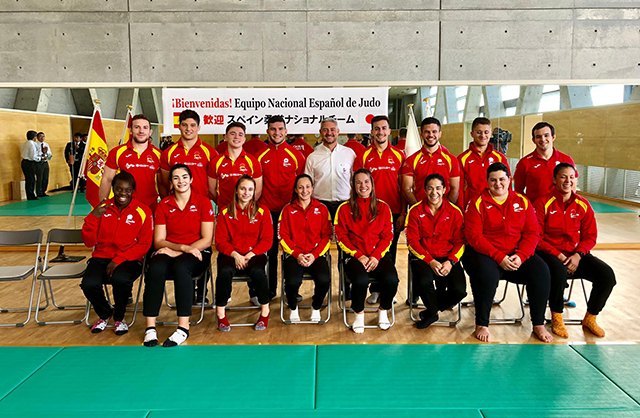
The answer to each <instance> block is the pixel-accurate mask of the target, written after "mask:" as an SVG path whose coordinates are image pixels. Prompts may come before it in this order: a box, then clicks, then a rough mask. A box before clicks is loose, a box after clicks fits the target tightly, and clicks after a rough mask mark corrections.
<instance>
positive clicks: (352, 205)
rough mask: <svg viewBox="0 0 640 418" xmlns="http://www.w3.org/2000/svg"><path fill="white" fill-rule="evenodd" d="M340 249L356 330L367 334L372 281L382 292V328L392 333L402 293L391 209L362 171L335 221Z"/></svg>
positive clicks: (367, 175)
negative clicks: (393, 252)
mask: <svg viewBox="0 0 640 418" xmlns="http://www.w3.org/2000/svg"><path fill="white" fill-rule="evenodd" d="M335 229H336V238H337V240H338V245H339V246H340V248H341V249H342V250H343V251H344V252H345V254H346V258H345V272H346V274H347V276H348V277H349V279H350V281H351V309H352V310H353V311H354V312H355V320H354V321H353V324H352V329H353V331H354V332H355V333H356V334H362V333H363V332H364V298H365V297H366V296H367V288H368V287H369V277H371V278H373V279H374V280H375V281H376V285H377V287H378V289H379V291H380V308H379V310H378V327H380V329H383V330H387V329H389V327H390V326H391V323H390V322H389V317H388V315H387V310H389V309H391V304H392V303H393V297H394V296H395V294H396V291H397V290H398V272H397V271H396V267H395V265H394V264H393V260H392V259H391V255H390V254H389V247H390V246H391V240H392V239H393V223H392V220H391V209H389V205H387V204H386V203H385V202H383V201H382V200H378V199H376V193H375V186H374V184H373V178H372V177H371V172H370V171H369V170H367V169H365V168H361V169H359V170H357V171H356V172H355V173H353V176H352V177H351V196H350V197H349V200H348V201H346V202H344V203H343V204H342V205H340V206H339V207H338V210H337V212H336V219H335Z"/></svg>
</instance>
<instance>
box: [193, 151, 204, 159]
mask: <svg viewBox="0 0 640 418" xmlns="http://www.w3.org/2000/svg"><path fill="white" fill-rule="evenodd" d="M193 159H194V160H201V159H202V155H200V153H199V152H196V153H194V154H193Z"/></svg>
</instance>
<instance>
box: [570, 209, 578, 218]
mask: <svg viewBox="0 0 640 418" xmlns="http://www.w3.org/2000/svg"><path fill="white" fill-rule="evenodd" d="M569 216H571V219H575V218H577V217H578V216H580V214H579V213H577V212H576V211H575V210H572V211H571V213H570V214H569Z"/></svg>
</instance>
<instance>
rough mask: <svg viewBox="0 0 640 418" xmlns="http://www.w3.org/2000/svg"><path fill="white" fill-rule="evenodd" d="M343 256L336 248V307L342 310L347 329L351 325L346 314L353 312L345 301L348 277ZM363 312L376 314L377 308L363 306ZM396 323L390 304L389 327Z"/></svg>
mask: <svg viewBox="0 0 640 418" xmlns="http://www.w3.org/2000/svg"><path fill="white" fill-rule="evenodd" d="M345 258H346V257H345V255H344V252H343V251H342V250H340V248H338V273H339V277H338V284H339V286H338V307H339V308H340V309H342V321H343V322H344V325H345V326H346V327H347V328H351V324H349V322H348V321H347V313H348V312H353V309H351V308H347V301H346V291H345V290H346V286H347V281H348V277H347V272H346V271H345ZM372 282H373V279H372V278H369V284H371V283H372ZM364 312H365V313H372V312H378V308H377V307H375V306H365V308H364ZM395 323H396V310H395V304H393V303H392V304H391V325H390V327H392V326H393V325H394V324H395ZM364 327H365V328H368V329H374V328H375V329H377V328H378V325H365V326H364Z"/></svg>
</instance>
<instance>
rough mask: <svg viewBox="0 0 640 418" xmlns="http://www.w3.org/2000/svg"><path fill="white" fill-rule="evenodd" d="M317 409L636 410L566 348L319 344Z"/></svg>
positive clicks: (632, 402)
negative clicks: (542, 407)
mask: <svg viewBox="0 0 640 418" xmlns="http://www.w3.org/2000/svg"><path fill="white" fill-rule="evenodd" d="M317 374H318V378H317V382H318V383H317V385H318V390H317V395H316V405H317V408H318V409H326V408H336V409H354V408H362V407H363V406H366V407H367V408H372V409H375V408H403V409H404V408H434V409H447V408H451V409H481V408H482V409H484V408H486V409H496V408H497V409H504V408H522V409H524V410H527V409H532V408H540V406H541V405H545V406H546V407H548V408H549V409H556V408H557V409H564V408H567V409H571V408H584V406H585V405H588V406H589V407H590V408H626V409H630V408H636V407H637V406H638V405H637V404H636V403H635V402H634V400H633V399H631V398H630V397H629V396H627V395H626V394H625V393H624V392H623V391H621V390H620V389H619V388H618V387H617V386H615V385H614V384H613V383H611V382H610V381H609V379H607V378H606V377H605V376H603V375H602V374H601V373H600V372H599V371H598V370H597V369H596V368H595V367H593V366H592V365H591V364H589V363H588V362H587V361H586V360H584V359H583V358H582V357H581V356H580V355H579V354H578V353H576V352H575V351H573V350H572V349H571V347H568V346H543V345H476V344H473V345H434V346H430V345H368V346H357V345H351V346H346V345H343V346H320V347H318V371H317Z"/></svg>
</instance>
